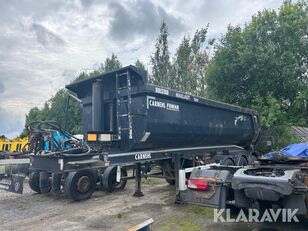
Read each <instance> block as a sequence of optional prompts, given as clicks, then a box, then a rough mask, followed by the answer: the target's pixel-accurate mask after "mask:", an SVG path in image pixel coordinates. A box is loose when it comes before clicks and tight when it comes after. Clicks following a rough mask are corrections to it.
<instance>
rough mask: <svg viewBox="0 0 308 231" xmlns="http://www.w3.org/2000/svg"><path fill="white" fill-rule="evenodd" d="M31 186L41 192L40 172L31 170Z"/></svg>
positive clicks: (35, 190)
mask: <svg viewBox="0 0 308 231" xmlns="http://www.w3.org/2000/svg"><path fill="white" fill-rule="evenodd" d="M29 186H30V188H31V189H32V190H33V191H34V192H37V193H41V189H40V172H37V171H36V172H31V173H30V175H29Z"/></svg>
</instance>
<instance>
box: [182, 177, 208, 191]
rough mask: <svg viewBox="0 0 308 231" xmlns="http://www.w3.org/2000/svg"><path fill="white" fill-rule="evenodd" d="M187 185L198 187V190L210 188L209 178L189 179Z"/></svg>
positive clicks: (192, 187) (191, 187)
mask: <svg viewBox="0 0 308 231" xmlns="http://www.w3.org/2000/svg"><path fill="white" fill-rule="evenodd" d="M187 187H188V188H190V189H197V190H204V191H206V190H208V187H209V186H208V179H207V178H203V179H189V180H188V184H187Z"/></svg>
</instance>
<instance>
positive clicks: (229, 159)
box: [219, 157, 235, 166]
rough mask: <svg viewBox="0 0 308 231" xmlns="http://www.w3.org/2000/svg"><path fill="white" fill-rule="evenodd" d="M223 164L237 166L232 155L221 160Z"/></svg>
mask: <svg viewBox="0 0 308 231" xmlns="http://www.w3.org/2000/svg"><path fill="white" fill-rule="evenodd" d="M219 163H220V164H221V165H227V166H235V163H234V160H233V159H232V158H231V157H226V158H224V159H222V160H220V162H219Z"/></svg>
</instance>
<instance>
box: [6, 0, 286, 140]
mask: <svg viewBox="0 0 308 231" xmlns="http://www.w3.org/2000/svg"><path fill="white" fill-rule="evenodd" d="M281 3H282V1H281V0H251V1H246V0H217V1H215V2H214V1H212V0H204V1H201V3H200V1H199V0H190V1H187V0H178V1H175V0H155V1H154V0H148V1H145V0H123V1H122V0H121V1H120V0H104V1H101V0H69V1H63V0H52V1H38V0H9V1H0V12H1V14H0V21H1V23H0V31H1V33H0V95H1V104H0V121H1V122H0V134H1V133H5V134H6V135H9V136H13V135H14V134H19V133H20V132H21V130H22V129H23V123H24V121H25V114H26V113H27V112H28V111H29V109H30V108H31V107H34V106H38V107H40V106H42V105H43V104H44V102H45V101H46V100H48V99H49V98H50V97H51V96H52V95H54V94H55V93H56V92H57V90H59V89H60V88H63V87H64V86H65V85H66V84H68V83H70V82H71V81H72V80H73V79H74V77H75V76H76V74H78V73H79V72H80V71H82V70H86V71H88V70H89V69H93V67H94V66H97V65H98V64H99V63H101V62H103V60H104V59H105V58H106V57H108V56H110V55H111V53H115V54H116V55H118V57H119V59H120V60H121V62H122V63H123V65H128V64H133V63H134V62H135V61H136V60H137V59H139V60H141V61H143V62H144V63H145V64H146V65H147V66H149V56H150V54H151V52H153V51H154V44H155V38H156V37H157V35H158V33H159V26H160V23H161V21H162V20H165V21H166V22H167V25H168V27H169V34H170V35H169V48H170V50H171V53H173V52H174V51H175V49H176V47H177V46H178V43H179V42H180V37H181V36H183V35H187V36H192V35H193V33H194V32H195V30H196V29H198V28H201V27H205V26H206V25H207V23H210V28H209V33H210V34H211V36H220V34H221V33H224V32H225V29H226V26H227V25H228V24H229V23H231V24H232V25H235V24H238V23H245V22H246V21H249V20H250V17H251V15H253V14H256V13H257V11H258V10H262V9H263V8H264V7H270V8H274V9H277V8H278V7H279V5H280V4H281Z"/></svg>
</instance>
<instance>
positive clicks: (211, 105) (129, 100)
mask: <svg viewBox="0 0 308 231" xmlns="http://www.w3.org/2000/svg"><path fill="white" fill-rule="evenodd" d="M66 87H67V88H68V89H69V90H71V91H73V92H74V93H76V94H77V96H78V98H80V99H81V101H82V103H83V130H84V134H85V135H87V134H88V133H89V132H91V131H92V132H96V133H97V134H99V135H100V137H99V138H100V139H101V141H102V142H105V144H106V147H108V145H107V142H111V143H110V149H113V150H114V151H115V152H119V151H123V150H125V151H131V150H147V149H149V150H151V149H157V148H172V147H176V148H180V147H188V146H190V147H193V146H205V145H207V146H211V145H225V144H229V145H230V144H233V145H239V146H242V147H249V146H250V145H251V144H253V143H254V142H255V141H256V138H257V135H258V132H259V124H258V121H257V120H258V118H257V114H256V113H255V112H254V111H252V110H249V109H246V108H241V107H237V106H234V105H229V104H225V103H221V102H216V101H212V100H208V99H204V98H200V97H196V96H191V95H188V94H184V93H181V92H177V91H173V90H170V89H166V88H162V87H158V86H154V85H150V84H148V83H147V76H146V74H145V73H144V72H142V71H141V70H140V69H137V68H135V67H134V66H128V67H126V68H122V69H120V70H117V71H114V72H110V73H107V74H103V75H101V76H97V77H94V78H90V79H86V80H83V81H80V82H76V83H73V84H71V85H68V86H66Z"/></svg>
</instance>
